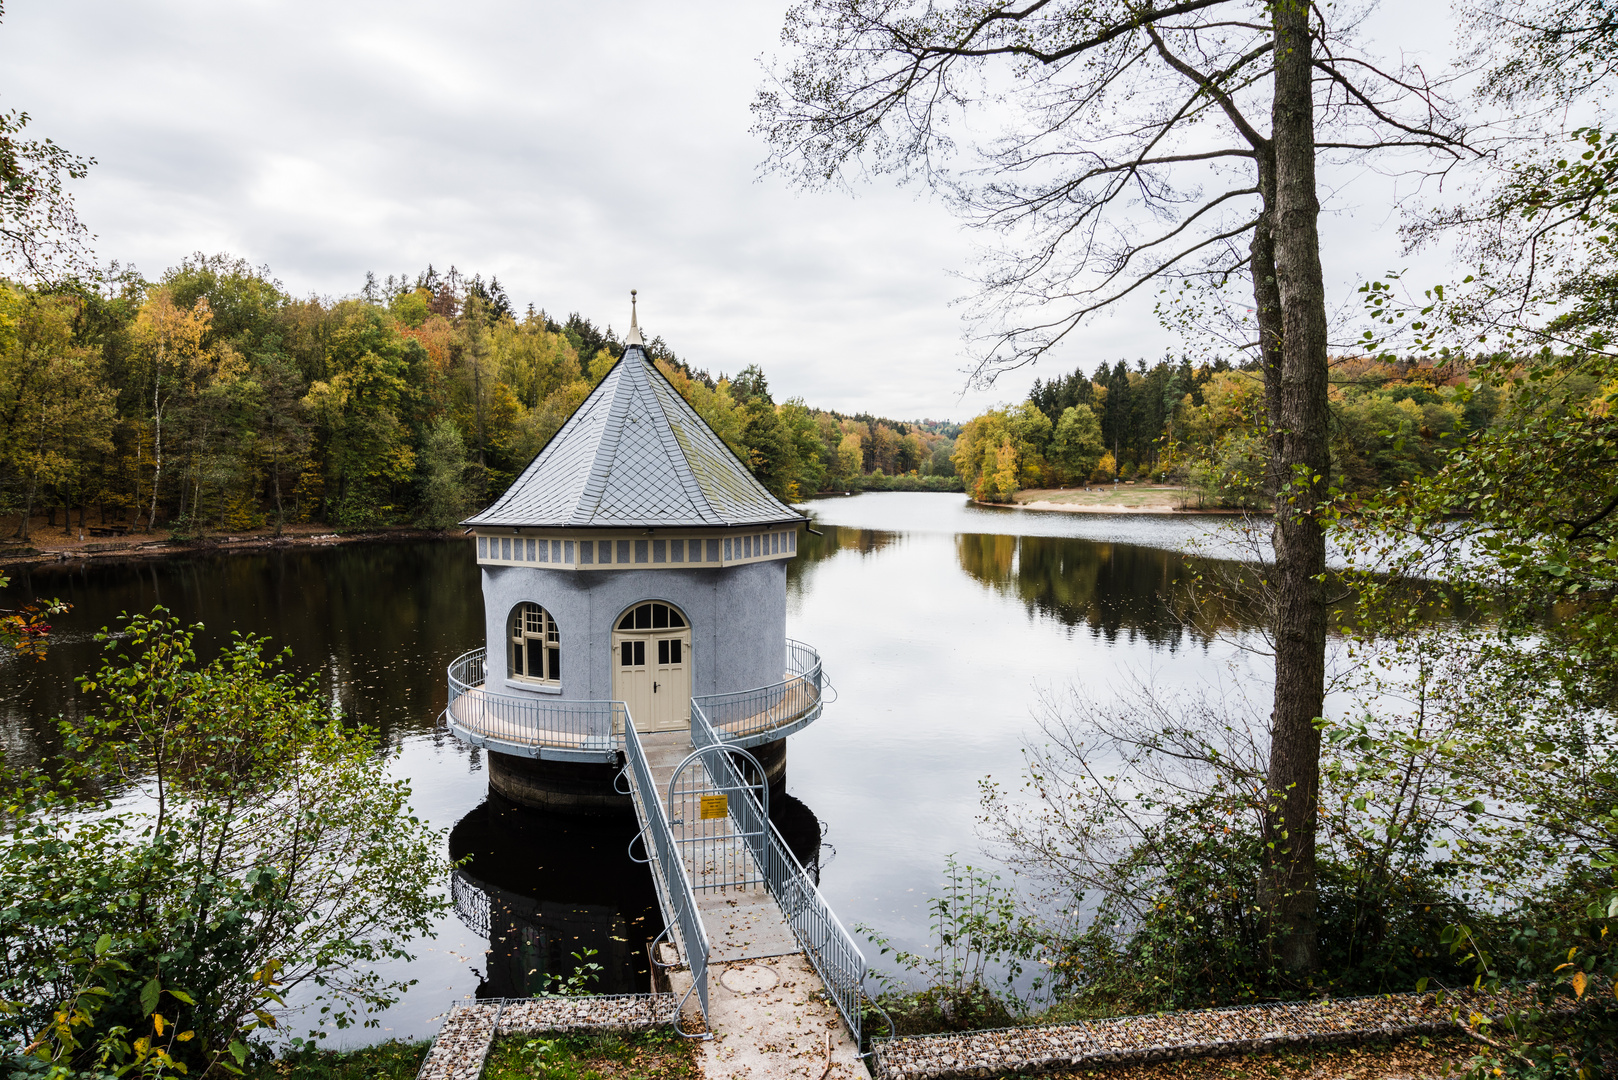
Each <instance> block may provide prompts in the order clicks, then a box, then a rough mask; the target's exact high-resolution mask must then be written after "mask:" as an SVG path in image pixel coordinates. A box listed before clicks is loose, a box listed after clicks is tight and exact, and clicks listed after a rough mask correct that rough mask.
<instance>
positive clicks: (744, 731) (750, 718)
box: [691, 638, 823, 747]
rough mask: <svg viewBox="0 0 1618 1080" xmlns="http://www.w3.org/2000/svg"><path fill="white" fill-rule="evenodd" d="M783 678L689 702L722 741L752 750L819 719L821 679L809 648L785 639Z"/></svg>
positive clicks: (815, 656) (817, 658) (815, 654)
mask: <svg viewBox="0 0 1618 1080" xmlns="http://www.w3.org/2000/svg"><path fill="white" fill-rule="evenodd" d="M786 661H787V662H786V676H787V677H786V679H785V680H783V681H782V682H778V683H772V684H770V685H769V686H760V687H758V688H757V689H754V690H737V691H734V692H732V693H729V694H707V695H704V696H702V697H695V698H692V699H691V700H692V702H693V703H694V704H698V705H701V706H702V711H703V712H704V714H706V716H707V718H708V723H709V725H710V726H711V727H712V728H713V729H714V731H716V732H717V733H718V734H719V736H720V737H721V738H723V739H724V740H725V741H726V742H728V743H735V744H737V745H740V746H744V747H745V746H756V745H758V744H759V743H762V742H769V741H771V740H774V739H779V738H782V737H783V736H786V735H790V734H791V733H792V732H794V731H797V730H798V729H799V728H802V727H805V726H806V725H808V724H809V723H811V722H812V721H813V720H815V718H817V717H818V716H819V715H820V710H821V707H822V703H821V691H822V689H823V676H822V673H821V666H820V654H819V653H818V652H816V651H815V649H814V647H813V646H812V645H806V644H804V643H803V642H801V641H793V640H792V639H791V638H788V639H787V655H786Z"/></svg>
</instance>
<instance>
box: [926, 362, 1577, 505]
mask: <svg viewBox="0 0 1618 1080" xmlns="http://www.w3.org/2000/svg"><path fill="white" fill-rule="evenodd" d="M1510 362H1511V358H1510V356H1509V355H1496V356H1490V357H1487V358H1479V359H1477V360H1476V361H1470V360H1468V359H1467V358H1466V357H1464V356H1451V357H1446V358H1445V359H1444V360H1443V361H1442V362H1440V363H1435V362H1433V361H1432V360H1430V359H1424V358H1416V359H1404V358H1400V357H1393V356H1352V355H1349V356H1342V357H1337V358H1334V360H1333V362H1332V367H1331V385H1330V390H1329V393H1328V407H1329V410H1330V415H1329V436H1328V438H1329V446H1330V455H1331V483H1332V486H1333V487H1334V488H1335V489H1337V490H1338V491H1340V492H1343V493H1344V494H1348V495H1366V494H1369V493H1372V492H1376V491H1380V490H1384V489H1387V488H1391V487H1395V486H1397V485H1399V484H1401V483H1404V482H1406V481H1409V480H1414V479H1417V478H1419V477H1430V476H1433V475H1435V474H1436V473H1437V471H1438V470H1439V468H1440V467H1441V466H1442V464H1443V460H1444V455H1445V454H1446V453H1447V452H1448V451H1450V450H1453V449H1455V448H1456V447H1459V446H1460V445H1461V443H1462V442H1463V441H1464V440H1465V438H1466V437H1467V436H1468V435H1470V434H1475V433H1477V432H1480V431H1483V430H1485V429H1486V428H1487V427H1488V426H1489V425H1490V424H1491V423H1493V422H1494V419H1495V417H1496V416H1497V415H1498V414H1499V413H1500V411H1501V394H1502V390H1501V389H1500V388H1499V387H1497V386H1496V385H1495V384H1494V382H1492V381H1491V380H1488V379H1481V378H1478V377H1477V376H1476V375H1475V374H1474V368H1477V367H1481V366H1491V367H1497V366H1499V365H1500V364H1502V363H1505V364H1508V365H1509V364H1510ZM1581 385H1582V387H1583V390H1584V392H1585V393H1587V394H1588V393H1593V392H1594V391H1595V390H1596V389H1597V387H1596V384H1595V383H1594V382H1593V381H1590V380H1584V381H1583V382H1582V383H1581ZM1504 392H1505V393H1507V394H1509V393H1511V389H1510V387H1509V386H1508V387H1507V389H1506V390H1505V391H1504ZM1266 427H1267V424H1266V416H1265V405H1264V372H1263V370H1262V369H1261V368H1260V367H1259V366H1258V365H1256V364H1252V363H1250V362H1249V363H1245V364H1243V365H1241V366H1239V367H1237V366H1233V365H1232V364H1231V363H1230V362H1229V361H1227V360H1223V359H1216V360H1213V361H1211V362H1209V363H1205V364H1200V365H1197V366H1193V365H1192V364H1191V363H1190V361H1188V360H1182V361H1180V362H1178V363H1176V362H1174V361H1173V360H1172V359H1164V360H1160V361H1158V362H1157V363H1156V364H1154V365H1152V366H1150V367H1148V366H1147V364H1146V361H1145V360H1137V361H1135V363H1134V365H1133V366H1131V365H1129V364H1127V363H1126V362H1124V361H1122V360H1119V361H1116V362H1114V363H1112V364H1110V365H1109V364H1106V363H1103V364H1101V365H1099V366H1098V367H1097V368H1096V370H1095V372H1094V374H1091V375H1086V374H1085V373H1084V371H1083V369H1082V368H1079V369H1075V370H1074V371H1073V372H1072V373H1071V374H1069V375H1066V376H1061V377H1057V378H1053V379H1051V380H1049V381H1043V380H1039V379H1036V380H1035V381H1034V386H1033V389H1032V391H1031V392H1030V393H1029V395H1028V398H1027V400H1026V401H1024V402H1021V403H1019V404H1018V405H1015V406H1011V407H1002V408H998V409H991V410H989V411H988V412H985V413H983V414H982V415H980V416H977V417H974V418H973V419H972V420H971V421H969V422H968V423H967V424H966V425H965V426H964V428H963V434H962V436H961V437H960V438H959V439H958V441H957V443H956V449H955V454H956V458H955V465H956V467H957V469H958V471H959V473H960V475H961V476H962V477H963V478H964V479H965V482H966V484H967V485H968V488H969V490H970V491H971V492H972V495H973V497H974V498H976V499H978V500H980V501H983V502H1005V501H1009V500H1010V499H1011V497H1012V496H1013V495H1014V494H1015V493H1016V492H1017V491H1019V490H1021V489H1024V488H1049V487H1063V486H1072V485H1077V484H1090V483H1111V482H1113V481H1116V480H1121V481H1131V480H1137V479H1138V480H1139V481H1140V482H1143V483H1144V482H1152V483H1159V484H1177V485H1180V486H1182V487H1184V488H1186V489H1187V495H1188V498H1194V499H1195V500H1196V501H1197V502H1198V504H1200V505H1211V506H1221V507H1232V508H1241V509H1253V510H1257V509H1265V508H1267V506H1268V505H1269V504H1268V501H1267V499H1266V495H1265V476H1266V475H1267V472H1268V469H1269V463H1270V454H1269V447H1270V443H1269V439H1268V434H1267V430H1266Z"/></svg>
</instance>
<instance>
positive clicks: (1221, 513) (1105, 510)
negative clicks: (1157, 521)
mask: <svg viewBox="0 0 1618 1080" xmlns="http://www.w3.org/2000/svg"><path fill="white" fill-rule="evenodd" d="M971 501H972V502H973V503H975V504H976V505H978V506H1009V507H1014V508H1016V509H1018V510H1049V511H1054V512H1056V513H1058V514H1116V515H1123V514H1154V515H1157V516H1159V517H1169V516H1172V515H1179V516H1181V517H1242V516H1243V515H1249V514H1260V515H1264V516H1268V511H1263V510H1224V509H1219V508H1217V507H1201V508H1198V509H1194V510H1193V509H1189V508H1182V507H1178V506H1079V505H1076V504H1074V503H1053V502H1045V501H1042V500H1035V501H1032V502H1025V503H1023V502H1013V503H986V502H978V500H976V499H972V500H971Z"/></svg>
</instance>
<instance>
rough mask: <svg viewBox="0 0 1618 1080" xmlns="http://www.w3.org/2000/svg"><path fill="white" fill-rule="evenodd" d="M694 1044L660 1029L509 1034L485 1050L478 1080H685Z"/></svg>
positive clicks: (693, 1068)
mask: <svg viewBox="0 0 1618 1080" xmlns="http://www.w3.org/2000/svg"><path fill="white" fill-rule="evenodd" d="M696 1055H697V1048H696V1043H694V1042H693V1041H691V1040H690V1039H683V1038H681V1037H680V1036H679V1035H677V1034H675V1033H674V1032H672V1031H666V1030H662V1029H658V1030H654V1031H642V1032H611V1031H604V1032H590V1033H585V1034H577V1035H537V1036H536V1035H511V1036H507V1037H506V1038H504V1039H501V1040H500V1041H499V1042H497V1043H495V1044H494V1049H493V1050H491V1051H490V1052H489V1063H488V1066H487V1067H486V1068H485V1069H484V1070H483V1077H484V1080H531V1078H535V1077H538V1078H541V1080H686V1078H688V1077H696V1076H698V1075H700V1071H699V1070H698V1068H697V1057H696Z"/></svg>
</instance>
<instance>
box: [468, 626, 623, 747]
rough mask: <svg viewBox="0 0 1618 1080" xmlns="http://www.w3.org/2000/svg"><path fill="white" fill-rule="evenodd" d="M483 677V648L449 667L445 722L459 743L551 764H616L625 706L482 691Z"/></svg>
mask: <svg viewBox="0 0 1618 1080" xmlns="http://www.w3.org/2000/svg"><path fill="white" fill-rule="evenodd" d="M487 675H488V672H487V668H486V666H485V664H484V650H483V649H473V650H472V651H471V652H469V653H466V654H465V655H463V656H458V657H456V658H455V661H454V662H453V663H451V664H450V666H449V707H448V708H447V709H445V710H444V723H445V725H446V726H448V728H449V729H450V731H452V732H453V733H454V734H455V737H456V738H458V739H460V740H461V741H462V742H468V743H471V744H472V745H473V746H483V747H487V748H488V749H490V750H495V751H498V752H499V753H502V754H514V755H516V756H518V757H533V758H544V759H546V760H549V761H593V762H603V763H607V764H611V763H614V762H616V761H617V760H618V740H617V738H616V736H617V734H618V733H619V732H622V731H623V728H624V716H625V715H626V710H625V708H624V704H623V702H621V701H562V700H559V699H546V698H543V697H539V696H537V695H535V696H532V697H530V696H526V695H525V696H522V697H518V696H517V695H515V694H496V693H491V692H490V691H488V690H485V689H484V686H483V684H484V681H485V680H486V678H487Z"/></svg>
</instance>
